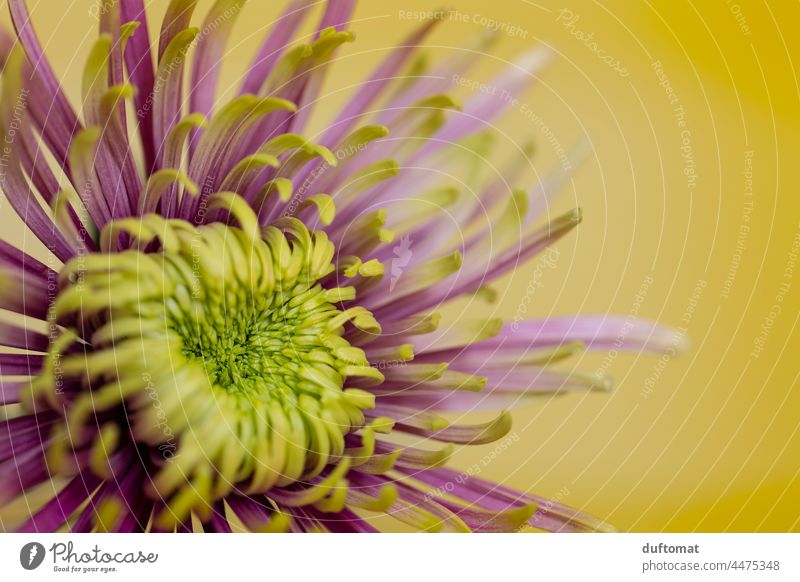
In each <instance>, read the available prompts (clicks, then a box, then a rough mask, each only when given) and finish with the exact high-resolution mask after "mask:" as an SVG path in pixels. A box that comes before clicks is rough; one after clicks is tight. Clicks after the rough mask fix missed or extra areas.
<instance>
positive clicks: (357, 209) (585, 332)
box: [0, 0, 671, 532]
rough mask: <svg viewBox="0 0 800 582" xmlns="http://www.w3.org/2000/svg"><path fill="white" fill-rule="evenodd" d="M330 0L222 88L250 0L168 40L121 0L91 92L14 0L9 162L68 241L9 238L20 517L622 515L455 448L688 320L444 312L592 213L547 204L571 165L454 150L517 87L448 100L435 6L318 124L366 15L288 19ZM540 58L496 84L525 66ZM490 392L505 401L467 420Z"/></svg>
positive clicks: (113, 6)
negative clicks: (428, 51) (481, 418)
mask: <svg viewBox="0 0 800 582" xmlns="http://www.w3.org/2000/svg"><path fill="white" fill-rule="evenodd" d="M315 3H316V2H314V1H312V0H294V1H293V2H292V3H291V5H290V6H289V8H288V9H287V11H286V12H285V14H284V15H283V16H282V17H281V18H280V20H279V21H278V22H277V24H276V25H275V26H274V27H273V28H272V31H271V32H270V33H269V34H268V35H267V38H266V40H265V41H264V43H263V45H262V46H261V48H260V50H259V51H258V54H257V55H256V57H255V59H254V60H253V62H252V64H251V65H250V66H249V68H248V69H247V71H246V74H245V75H244V77H243V81H242V83H241V87H240V88H239V90H238V93H237V96H235V97H234V98H232V99H230V100H228V101H227V102H224V103H217V97H216V95H217V92H218V87H217V84H218V76H219V67H220V60H221V57H222V56H223V53H224V51H225V50H226V43H227V41H228V39H229V36H230V34H231V30H232V27H233V24H234V22H235V20H236V18H237V17H238V16H239V15H240V12H241V10H242V8H243V6H242V5H243V4H244V0H218V1H217V2H216V3H215V4H214V5H213V7H212V8H211V11H210V13H209V14H208V15H207V16H206V17H205V20H203V21H202V24H200V25H199V27H197V28H194V27H192V26H191V20H192V16H193V11H194V8H195V4H196V2H195V0H172V1H171V2H170V3H169V7H168V10H167V13H166V17H165V20H164V22H163V24H162V26H161V30H160V34H159V35H158V40H157V41H156V42H154V43H152V44H151V42H150V35H149V32H150V31H149V30H148V23H147V19H146V16H145V10H144V5H143V2H142V0H122V1H121V2H117V1H116V0H107V1H104V2H102V3H100V4H98V8H99V9H98V13H99V15H100V29H101V31H100V32H101V34H100V36H99V38H98V40H97V41H96V42H95V43H94V45H93V47H92V49H91V53H90V56H89V59H88V61H87V63H86V66H85V72H84V75H83V94H82V112H81V113H80V114H78V113H76V111H75V110H74V109H73V106H72V105H71V103H70V100H69V99H68V98H67V96H66V94H65V93H64V91H63V89H62V87H61V86H60V84H59V81H58V80H57V77H56V75H55V74H54V72H53V70H52V69H51V67H50V66H49V65H48V63H47V60H46V58H45V56H44V55H43V52H42V49H41V46H40V43H39V42H38V40H37V37H36V35H35V33H34V29H33V27H32V24H31V21H30V18H29V14H28V11H27V9H26V6H25V2H24V0H9V6H10V10H11V16H12V19H13V22H14V26H15V29H16V37H15V38H12V37H11V36H10V35H6V36H5V37H4V38H3V42H2V43H0V45H1V46H0V56H2V61H3V67H4V70H3V75H2V99H0V122H1V123H2V131H3V133H4V137H5V142H4V145H5V148H4V150H3V155H2V160H0V162H1V163H0V170H1V172H2V184H1V185H2V189H3V192H4V193H5V196H6V198H7V200H8V202H9V203H10V205H11V206H12V207H13V208H14V210H15V211H16V212H17V213H18V214H19V216H20V217H21V218H22V219H23V220H24V222H25V223H26V225H27V227H28V229H29V230H30V232H31V233H32V234H33V235H35V236H36V237H37V238H38V239H39V240H40V241H41V242H42V243H44V245H45V246H46V247H47V249H48V250H49V251H50V255H48V257H49V258H47V259H42V260H37V259H35V258H33V257H32V256H31V255H30V254H28V253H27V252H25V251H23V250H21V249H18V248H15V247H14V246H12V245H9V244H7V243H0V280H1V281H2V285H1V286H0V307H2V309H3V310H5V312H6V314H14V317H6V318H4V319H3V322H2V323H0V344H1V345H2V346H5V348H4V349H3V350H2V352H3V353H2V354H0V376H1V377H2V378H0V379H1V380H2V384H0V387H1V390H0V397H1V399H0V404H2V405H3V410H4V411H5V414H4V416H3V417H4V418H5V420H3V421H2V426H1V427H0V505H1V504H5V503H7V502H9V501H12V500H14V499H16V498H18V497H19V496H21V495H27V494H28V493H29V492H31V491H34V490H37V491H39V493H41V492H42V491H43V490H44V491H48V490H49V491H50V492H51V495H50V498H49V500H47V501H46V502H45V503H44V504H43V505H42V506H41V507H35V508H34V507H32V508H31V515H30V519H29V520H28V521H27V522H26V523H24V524H23V525H21V527H20V529H21V530H23V531H53V530H59V529H69V530H71V531H78V532H80V531H90V530H115V531H175V530H177V531H191V530H193V529H195V530H196V529H198V528H202V529H204V530H206V531H230V530H231V527H232V524H234V525H235V526H236V527H242V526H243V527H244V528H247V529H249V530H253V531H280V530H287V529H290V530H292V531H310V530H330V531H337V532H369V531H374V528H373V526H372V525H371V523H372V521H371V518H372V517H373V516H375V515H385V516H391V517H392V518H395V519H397V520H399V521H400V522H404V523H405V524H408V525H410V526H412V527H413V528H417V529H420V530H455V531H468V530H474V531H509V530H517V529H519V528H520V527H522V526H524V525H525V524H530V525H532V526H534V527H536V528H539V529H544V530H552V531H584V530H596V529H605V528H606V527H607V526H606V525H605V524H604V523H603V522H601V521H598V520H596V519H594V518H591V517H588V516H586V515H583V514H581V513H579V512H577V511H575V510H572V509H570V508H567V507H564V506H562V505H560V504H558V503H554V502H550V501H546V500H543V499H540V498H539V497H537V496H535V495H532V494H529V493H523V492H518V491H514V490H512V489H510V488H508V487H505V486H502V485H498V484H494V483H490V482H487V481H485V480H483V479H481V478H479V477H477V476H475V475H469V474H468V473H460V472H458V470H457V469H454V468H447V467H445V464H446V462H447V459H448V456H449V455H450V454H451V452H452V451H453V448H454V446H456V445H482V444H485V443H491V442H493V441H496V440H498V439H501V438H503V437H504V436H505V435H507V433H508V432H509V429H510V425H511V421H510V416H509V413H508V412H507V410H508V408H510V407H513V406H515V405H517V404H520V403H524V402H526V401H527V400H529V399H530V398H531V397H536V396H542V395H554V394H559V393H563V392H567V391H574V390H595V389H600V390H605V389H607V388H608V380H607V379H606V378H604V377H601V376H597V375H592V374H576V373H574V372H567V371H564V370H560V369H559V367H558V362H559V361H560V360H563V359H564V358H565V357H567V356H569V355H571V354H573V353H575V352H577V351H579V350H581V349H584V348H590V349H608V348H611V347H614V348H615V349H619V348H620V347H624V348H626V349H634V350H642V349H647V350H659V349H663V348H664V347H665V346H667V345H669V343H670V340H671V336H670V334H669V333H667V332H665V331H663V330H660V329H657V328H655V327H653V326H651V325H650V324H647V323H644V322H640V321H633V320H631V319H623V318H613V317H599V316H598V317H562V318H558V319H546V320H533V321H524V322H514V323H513V324H511V325H503V323H502V322H501V321H499V320H497V319H496V318H491V317H481V314H480V313H476V314H475V317H474V318H473V319H467V318H464V319H461V320H458V321H451V322H448V321H443V320H442V318H441V317H440V316H439V315H437V312H436V310H437V308H439V307H440V306H441V305H443V304H445V303H446V302H448V301H450V300H452V299H455V298H457V297H463V296H470V295H472V296H477V299H480V300H481V301H483V300H487V299H491V298H490V297H489V296H490V295H491V291H490V290H489V289H490V288H489V284H490V283H491V282H492V281H493V280H494V279H496V278H498V277H500V276H502V275H504V274H507V273H509V271H511V270H513V269H514V268H515V267H516V266H518V265H520V264H521V263H522V262H523V261H526V260H527V259H529V258H530V257H532V256H534V255H536V254H537V253H538V252H540V251H542V250H543V249H545V248H546V247H548V245H551V244H552V243H553V242H555V241H556V239H558V238H560V237H562V236H563V235H564V234H566V233H567V232H569V231H570V230H571V229H572V228H573V227H574V226H575V225H576V224H577V223H578V222H579V220H580V213H579V212H578V211H577V210H576V211H572V212H569V213H567V214H566V215H564V216H561V217H558V218H556V219H554V220H552V221H550V222H549V223H548V224H545V225H544V226H541V225H539V226H538V227H537V223H538V222H539V220H540V219H541V218H542V216H543V214H544V210H546V208H547V198H546V196H547V195H549V193H550V192H552V191H554V190H555V189H557V187H558V185H559V176H558V175H557V174H554V175H553V177H552V179H551V180H550V181H549V182H548V183H547V187H546V188H534V189H532V190H531V191H526V190H519V191H517V190H512V189H510V188H509V187H508V183H510V182H513V181H514V180H515V179H516V177H517V175H518V173H519V170H520V169H521V168H522V166H523V164H519V163H511V164H510V165H509V166H508V167H507V168H506V169H505V170H504V172H503V175H502V179H499V180H498V179H495V180H493V181H488V182H483V183H480V182H478V183H476V182H474V181H473V172H471V171H470V165H472V164H474V162H471V161H470V160H469V159H467V160H466V161H465V159H464V158H465V156H464V153H463V152H464V151H472V150H475V149H477V150H479V151H482V150H481V148H484V145H485V144H486V143H487V142H486V138H485V135H484V134H483V132H484V130H485V129H486V127H487V126H488V125H489V122H491V121H492V120H493V119H494V118H495V117H496V116H497V115H499V114H501V113H502V111H503V108H504V107H503V105H504V103H503V102H501V101H498V100H497V99H496V98H492V97H491V96H490V95H485V94H481V95H479V96H477V97H475V98H474V99H472V100H470V101H469V102H468V103H467V104H466V105H465V106H464V107H463V110H461V111H460V112H459V111H457V110H458V109H459V107H458V105H457V104H456V102H455V101H454V100H453V99H451V98H449V97H447V96H446V95H445V92H446V91H447V90H448V84H449V83H450V78H451V77H452V75H453V74H463V73H464V71H466V70H467V69H468V68H469V67H470V66H471V65H472V64H473V61H474V60H475V59H476V58H477V56H478V55H479V54H480V53H481V51H482V50H485V47H473V49H472V50H470V51H465V52H464V53H463V55H461V56H458V57H456V58H454V59H453V60H451V61H449V62H445V63H443V64H441V65H439V68H438V69H435V70H433V71H432V72H427V71H426V70H425V69H424V66H425V65H424V61H423V60H420V59H418V58H417V56H416V53H417V52H418V47H419V46H420V45H422V44H423V42H424V39H425V37H426V35H428V34H429V32H430V31H431V29H432V28H434V26H435V24H436V22H435V21H430V22H426V23H424V25H423V26H421V28H419V29H418V30H417V31H416V32H414V34H413V35H411V37H409V38H408V39H407V40H406V41H405V42H403V43H402V45H401V46H400V47H399V48H398V49H397V50H396V51H395V52H393V53H392V54H390V55H389V56H388V57H387V58H386V59H385V60H384V61H383V62H382V63H381V64H380V66H379V67H378V68H377V70H375V72H374V73H373V74H372V75H371V76H370V77H369V78H368V79H367V80H366V81H364V83H363V84H361V85H360V86H359V87H358V88H357V89H356V90H355V92H354V94H353V95H352V96H351V98H350V100H349V102H348V104H347V105H346V106H345V107H344V109H343V110H342V111H340V112H338V114H336V115H334V116H333V119H332V121H331V122H330V124H329V125H328V128H327V129H326V130H325V131H324V132H323V133H322V134H321V135H319V136H316V138H315V139H313V140H312V139H309V138H307V137H303V136H302V134H303V131H304V129H306V122H307V120H308V117H309V114H310V112H311V111H312V110H314V109H318V108H320V107H324V102H323V103H322V104H321V103H318V98H319V97H320V87H321V84H322V80H323V78H324V76H325V74H326V73H327V71H328V68H329V65H330V64H331V63H332V60H333V57H334V55H335V53H336V51H337V49H338V48H339V47H340V46H341V45H343V44H344V43H348V42H350V41H352V40H353V35H352V34H351V33H350V32H348V31H346V28H347V21H348V18H349V16H350V14H351V12H352V10H353V2H352V1H351V0H329V1H328V2H327V4H326V6H325V10H324V14H323V15H322V19H321V22H320V23H319V26H318V28H317V30H318V32H317V33H316V34H314V35H313V36H312V37H310V38H307V39H301V40H296V41H294V40H293V39H294V37H295V36H296V34H297V31H298V27H299V26H300V25H301V23H302V21H303V19H304V17H306V16H307V15H308V13H309V12H310V10H311V8H312V7H313V6H312V5H313V4H315ZM481 42H486V39H483V40H481ZM545 60H546V53H545V52H542V51H534V52H533V53H531V54H529V55H526V56H525V57H524V58H523V59H521V60H520V61H519V62H517V63H515V64H514V66H513V67H511V68H510V69H509V71H507V72H505V73H503V74H501V75H500V76H499V77H498V78H497V79H496V81H495V82H494V85H495V86H496V87H498V88H499V89H502V90H503V91H505V92H507V93H508V94H512V95H513V94H516V93H518V92H519V91H520V90H521V89H523V88H524V87H525V86H526V84H527V83H529V81H530V79H532V78H533V76H534V75H533V74H534V73H535V72H536V71H537V70H538V68H539V67H540V66H541V65H542V64H543V63H544V61H545ZM187 80H188V81H187ZM468 146H469V147H468ZM484 149H485V148H484ZM523 162H524V160H523ZM453 176H455V177H456V178H457V179H453V178H451V177H453ZM473 193H476V194H473ZM411 200H414V201H416V202H413V203H412V202H411ZM489 225H492V226H493V227H492V228H489ZM477 299H476V300H477ZM472 411H495V412H496V416H495V418H494V419H493V420H491V421H489V422H484V423H476V424H463V423H462V421H461V417H462V416H463V415H464V414H466V413H469V412H472ZM437 443H438V446H437Z"/></svg>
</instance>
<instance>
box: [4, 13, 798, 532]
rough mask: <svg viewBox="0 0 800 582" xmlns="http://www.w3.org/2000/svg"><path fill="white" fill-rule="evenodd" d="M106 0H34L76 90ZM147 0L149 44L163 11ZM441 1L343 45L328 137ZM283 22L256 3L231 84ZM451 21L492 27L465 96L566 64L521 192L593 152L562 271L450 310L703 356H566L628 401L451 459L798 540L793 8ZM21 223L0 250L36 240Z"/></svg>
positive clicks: (599, 511) (524, 107)
mask: <svg viewBox="0 0 800 582" xmlns="http://www.w3.org/2000/svg"><path fill="white" fill-rule="evenodd" d="M98 2H99V0H81V1H73V0H29V6H30V8H31V12H32V18H33V21H34V24H35V26H36V29H37V31H38V33H39V36H40V39H41V41H42V44H43V45H44V47H45V51H46V53H47V54H48V56H49V58H50V59H51V62H52V64H53V67H54V69H55V70H56V71H57V72H58V73H59V74H60V75H61V76H62V79H63V80H64V85H65V87H66V89H67V90H68V92H69V94H70V95H72V96H74V97H76V100H77V96H78V95H79V92H80V74H81V70H82V67H83V63H84V60H85V57H86V55H87V53H88V51H89V48H90V46H91V43H92V41H93V40H94V38H95V36H96V29H97V25H96V23H97V19H96V15H97V11H98V5H99V4H98ZM4 4H5V3H4ZM148 4H149V5H151V6H150V7H151V15H152V20H151V34H155V33H156V31H157V30H158V28H157V26H155V25H154V24H153V23H155V22H158V21H159V20H160V17H161V15H162V14H163V12H164V10H165V6H166V4H167V2H155V1H152V2H149V3H148ZM209 4H210V2H201V8H200V9H199V10H198V12H197V14H200V13H202V9H203V8H205V7H206V6H207V5H209ZM432 8H434V7H433V6H432V5H431V3H430V1H429V0H401V1H383V2H375V1H369V2H368V1H363V2H361V3H360V5H359V7H358V8H357V10H356V14H355V18H354V22H353V24H352V26H351V29H352V30H353V31H354V32H355V34H356V37H357V38H356V42H355V43H352V44H349V45H346V46H345V47H344V50H342V51H341V52H340V53H339V54H338V57H337V60H338V61H339V62H338V63H337V64H336V66H335V68H334V69H333V73H332V74H331V75H329V76H328V79H327V81H326V88H325V90H324V91H323V95H324V97H323V99H324V103H325V104H326V105H325V108H324V109H322V110H320V111H318V113H319V114H320V115H319V116H318V118H316V119H315V120H314V124H315V127H317V128H321V127H324V125H325V121H326V119H327V118H326V115H329V114H333V113H335V112H336V110H337V109H338V107H339V106H340V105H341V104H343V103H345V102H346V100H347V98H348V95H349V94H350V92H351V91H352V88H353V87H354V86H355V85H356V84H357V83H358V82H359V81H360V80H362V79H363V78H364V76H365V75H366V74H367V73H368V71H369V70H370V69H371V67H372V66H374V65H375V64H377V62H378V61H379V60H380V59H382V58H384V57H385V56H386V55H387V54H388V51H389V50H391V48H392V46H393V45H395V44H396V43H398V42H400V41H401V40H402V39H403V38H404V37H405V36H406V35H407V34H409V33H410V31H411V30H413V28H414V27H416V26H419V25H420V23H421V21H423V20H424V19H426V18H429V17H430V16H431V14H430V12H431V10H432ZM281 10H282V3H281V2H264V1H260V0H259V1H254V0H253V1H251V2H250V3H249V4H248V5H247V6H246V7H245V8H244V11H243V14H242V16H241V17H240V18H239V19H238V21H237V24H236V29H235V33H234V41H233V42H232V43H231V45H230V46H229V55H228V58H227V60H226V63H225V69H224V82H223V83H222V88H223V89H226V88H230V89H233V88H235V85H236V84H237V83H236V82H237V81H238V79H239V78H240V75H241V71H242V67H243V66H244V65H245V64H246V63H247V62H248V61H249V58H250V55H251V54H252V52H253V51H254V50H255V48H256V47H257V46H258V43H259V42H260V39H261V35H262V34H263V32H264V30H265V29H266V28H267V27H269V26H270V24H271V23H272V22H273V21H274V19H275V17H276V16H277V15H278V14H279V13H280V11H281ZM6 13H7V7H5V6H4V10H3V18H2V20H3V22H4V23H5V24H6V25H8V23H9V19H8V16H7V14H6ZM440 17H441V18H442V22H441V24H440V25H439V27H438V28H437V30H436V32H435V33H434V34H433V35H432V36H431V37H430V38H429V39H428V41H427V43H426V44H428V45H430V46H429V47H428V49H427V52H428V54H429V55H430V58H431V60H433V61H436V60H438V59H442V58H447V57H448V56H452V55H454V54H460V53H461V51H463V50H464V48H463V47H465V46H467V45H469V44H470V43H474V42H475V41H476V39H478V38H480V37H481V35H485V34H486V33H487V30H490V29H494V30H495V34H496V42H495V43H494V44H493V45H492V46H491V48H489V49H487V50H486V51H485V52H486V54H485V56H484V58H483V59H482V61H481V63H480V64H479V65H478V66H477V67H476V68H475V69H473V70H472V71H471V72H470V73H469V78H470V80H471V81H474V82H475V83H472V82H468V83H464V84H460V83H454V84H453V94H454V95H455V96H456V97H458V98H459V99H461V100H462V101H465V100H467V99H468V98H469V97H470V95H471V94H474V93H476V92H480V91H481V90H482V89H481V88H480V85H479V84H480V83H491V79H492V78H493V77H494V75H495V74H496V73H497V72H498V71H500V70H501V69H503V68H504V67H506V66H509V63H510V62H511V61H513V60H514V59H515V58H516V57H517V56H518V55H520V54H522V53H525V52H527V51H529V50H530V49H531V48H533V47H536V46H541V45H545V46H547V47H550V49H551V50H552V53H553V59H552V62H551V64H550V66H549V67H548V68H547V69H546V70H544V71H543V72H542V73H541V74H537V75H536V79H535V82H534V83H532V86H531V88H530V90H528V91H525V92H524V93H521V94H519V95H515V96H514V99H516V100H517V101H515V102H514V104H513V105H512V106H510V107H509V108H508V112H507V114H506V115H505V116H504V117H503V118H502V119H500V120H499V121H498V123H497V126H496V132H497V136H496V142H495V145H494V150H493V152H492V158H491V159H492V161H493V162H497V163H498V165H499V166H502V165H503V163H504V161H506V160H507V158H508V157H509V156H511V155H520V151H521V148H523V147H524V145H525V144H526V143H528V142H529V141H532V142H533V143H534V144H535V153H534V155H533V156H532V158H531V160H530V163H529V168H528V172H527V176H526V178H525V180H524V181H523V183H521V184H519V185H520V186H522V187H529V186H531V185H535V184H536V182H537V181H538V180H541V179H543V177H544V176H546V175H547V174H548V173H549V172H550V171H551V170H552V169H559V168H560V167H561V168H562V169H563V167H565V166H566V165H569V164H568V163H565V162H564V160H565V156H566V155H568V154H569V152H570V151H572V149H573V148H574V147H575V146H576V145H577V144H580V143H582V142H589V143H591V145H592V149H591V152H590V153H589V155H588V157H587V159H586V161H585V162H584V163H583V164H582V165H580V166H579V167H576V168H574V169H573V171H572V173H571V174H570V176H569V179H568V180H567V181H566V184H565V187H564V189H563V191H562V192H561V193H560V195H559V197H558V198H556V199H555V200H554V202H553V204H552V205H551V206H550V207H549V208H548V210H547V212H548V214H550V215H551V216H555V215H558V214H561V213H563V212H565V211H567V210H569V209H570V208H573V207H575V206H580V207H582V208H583V210H584V221H583V224H581V225H580V226H579V228H578V229H577V231H575V232H573V233H571V234H570V235H568V236H567V237H566V238H565V239H563V240H562V241H560V243H559V244H558V246H557V248H558V256H557V259H555V260H552V261H550V262H544V263H543V262H542V260H541V259H534V260H533V261H532V262H531V263H530V264H528V265H524V266H523V267H521V268H519V269H517V271H516V272H515V273H514V275H513V276H511V277H508V278H506V279H505V280H503V281H501V282H500V283H499V284H498V285H496V286H495V291H497V294H498V295H497V299H496V300H495V302H494V303H491V304H481V305H480V306H479V307H476V306H475V304H474V301H475V300H472V301H461V302H457V303H456V304H454V305H452V306H449V307H448V310H449V312H450V315H453V316H456V317H458V316H459V315H460V314H464V313H468V312H471V311H473V310H474V309H476V308H478V309H480V310H481V311H482V313H487V314H488V313H490V312H492V313H494V314H496V315H498V316H501V317H504V318H507V319H513V318H514V317H515V315H516V314H517V313H519V310H520V306H521V305H523V302H525V303H524V304H525V305H527V306H528V307H527V310H528V314H527V315H528V316H530V317H539V316H541V317H547V316H551V315H560V314H570V313H576V312H580V313H599V314H605V313H617V314H620V315H623V316H639V317H645V318H649V319H654V320H658V321H659V322H661V323H663V324H665V325H669V326H672V327H674V328H676V329H678V332H679V335H680V336H681V337H684V336H685V338H686V339H687V340H688V341H689V345H690V347H689V349H688V350H687V351H686V352H684V353H682V354H678V355H673V354H668V355H666V356H664V357H662V358H659V357H653V356H650V355H645V354H636V353H633V354H625V353H619V354H616V353H614V354H612V355H607V354H591V355H585V356H581V357H580V358H576V359H575V360H573V361H572V362H571V363H570V365H574V366H575V367H576V368H579V369H582V370H587V371H595V370H599V371H603V372H605V373H608V374H609V375H611V376H612V377H613V378H614V380H615V389H614V391H613V392H611V393H610V394H597V393H590V394H573V395H569V396H565V397H560V398H556V399H552V400H546V401H544V402H541V403H538V404H531V405H528V406H526V407H524V408H521V409H518V410H516V411H515V413H514V417H515V425H514V429H513V432H512V437H514V438H513V439H511V440H510V441H509V445H508V446H507V447H504V448H503V449H502V450H495V449H494V446H493V445H486V446H485V447H471V448H470V449H469V450H462V451H459V452H458V453H457V454H456V455H455V457H454V459H453V461H452V464H453V465H454V466H456V467H461V468H464V469H467V468H468V467H471V466H474V464H476V463H477V464H478V465H479V466H480V476H481V477H484V478H487V479H492V480H495V481H501V482H504V483H506V484H508V485H511V486H514V487H517V488H520V489H524V490H528V491H531V492H536V493H537V494H539V495H542V496H545V497H549V498H552V499H556V500H557V501H559V502H561V503H564V504H567V505H571V506H574V507H578V508H581V509H583V510H585V511H587V512H590V513H592V514H594V515H597V516H599V517H601V518H603V519H605V520H607V521H609V522H610V523H612V524H614V525H615V526H616V527H618V528H619V529H621V530H624V531H800V513H799V511H800V478H799V477H798V473H799V472H800V435H798V425H799V423H798V420H799V419H800V386H798V375H800V363H799V358H800V355H799V354H798V348H800V341H798V340H800V332H798V329H797V324H798V318H800V262H798V260H800V258H799V257H800V203H799V202H798V191H799V190H798V186H800V159H798V154H799V153H800V84H799V82H798V77H797V76H798V72H797V70H796V67H795V63H794V60H795V59H800V35H798V32H800V30H798V25H799V24H800V4H798V3H797V2H773V3H768V2H766V1H757V0H719V1H717V2H713V3H712V2H691V1H683V0H658V1H653V0H651V1H646V2H629V1H627V0H613V1H612V0H598V1H588V0H586V1H582V2H577V1H575V0H560V1H559V2H557V3H555V2H550V1H547V0H541V1H538V2H533V1H529V0H493V1H492V2H486V1H480V2H479V1H477V0H475V1H469V0H451V2H449V4H448V5H447V7H446V8H445V12H444V13H443V15H441V14H440ZM311 20H312V21H313V20H314V19H311ZM312 24H313V22H309V30H310V27H311V25H312ZM473 46H474V45H473ZM312 133H313V132H312ZM489 171H496V169H494V168H489ZM8 214H9V213H8V212H7V211H6V210H4V212H3V225H2V227H1V228H2V230H3V235H2V236H3V238H6V239H8V240H11V241H14V242H18V243H19V244H21V243H20V241H22V237H23V234H22V232H23V231H22V228H21V225H19V224H18V223H15V222H13V221H12V220H10V219H8V220H7V216H8ZM27 244H30V238H28V239H27ZM517 437H518V438H517ZM487 455H488V456H489V457H491V458H490V459H489V461H488V462H486V458H487Z"/></svg>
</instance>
